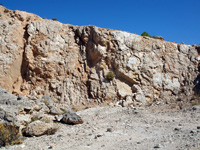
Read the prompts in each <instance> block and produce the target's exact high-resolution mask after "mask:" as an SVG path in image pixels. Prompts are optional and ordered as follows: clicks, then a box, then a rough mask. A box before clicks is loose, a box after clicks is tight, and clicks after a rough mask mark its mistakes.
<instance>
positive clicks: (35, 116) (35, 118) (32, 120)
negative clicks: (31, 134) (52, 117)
mask: <svg viewBox="0 0 200 150" xmlns="http://www.w3.org/2000/svg"><path fill="white" fill-rule="evenodd" d="M36 120H40V118H39V116H38V115H34V116H33V117H32V118H31V122H34V121H36Z"/></svg>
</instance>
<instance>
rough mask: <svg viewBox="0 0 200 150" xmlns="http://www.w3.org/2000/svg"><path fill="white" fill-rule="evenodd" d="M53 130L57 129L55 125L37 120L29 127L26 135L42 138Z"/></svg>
mask: <svg viewBox="0 0 200 150" xmlns="http://www.w3.org/2000/svg"><path fill="white" fill-rule="evenodd" d="M53 129H56V127H55V126H54V124H53V123H45V122H42V121H40V120H37V121H34V122H32V123H30V124H29V125H28V126H27V128H26V131H25V133H26V135H28V136H41V135H44V134H48V133H47V132H48V131H49V130H53Z"/></svg>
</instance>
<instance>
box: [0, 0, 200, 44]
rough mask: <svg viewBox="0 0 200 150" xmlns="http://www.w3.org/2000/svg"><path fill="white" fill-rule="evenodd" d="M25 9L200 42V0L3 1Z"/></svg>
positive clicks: (67, 19) (62, 18)
mask: <svg viewBox="0 0 200 150" xmlns="http://www.w3.org/2000/svg"><path fill="white" fill-rule="evenodd" d="M0 3H2V4H3V5H4V6H5V7H7V8H8V9H11V10H16V9H17V10H23V11H27V12H31V13H34V14H37V15H39V16H41V17H45V18H48V19H51V18H57V20H58V21H60V22H62V23H67V24H73V25H79V26H82V25H95V26H98V27H102V28H110V29H116V30H123V31H128V32H131V33H137V34H141V33H142V32H144V31H146V32H148V33H149V34H151V35H152V36H153V35H155V36H156V35H158V36H162V37H164V39H165V40H167V41H171V42H177V43H181V42H184V43H186V44H200V0H75V1H73V0H32V1H28V0H0Z"/></svg>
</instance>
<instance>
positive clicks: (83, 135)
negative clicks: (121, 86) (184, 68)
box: [2, 106, 200, 150]
mask: <svg viewBox="0 0 200 150" xmlns="http://www.w3.org/2000/svg"><path fill="white" fill-rule="evenodd" d="M78 114H79V115H80V116H81V117H82V118H83V120H84V123H83V124H80V125H75V126H70V125H64V124H59V126H60V128H59V130H58V131H57V132H56V134H55V135H50V136H41V137H32V138H27V139H26V140H25V141H24V143H23V144H21V145H17V146H9V147H6V148H2V149H14V150H21V149H23V150H47V149H52V150H122V149H123V150H154V149H158V150H199V149H200V106H194V107H191V108H187V109H183V110H179V111H172V110H168V111H154V110H152V109H151V110H130V109H127V108H119V107H115V108H111V107H101V108H90V109H87V110H83V111H80V112H78Z"/></svg>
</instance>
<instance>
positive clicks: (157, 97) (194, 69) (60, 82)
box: [0, 6, 199, 107]
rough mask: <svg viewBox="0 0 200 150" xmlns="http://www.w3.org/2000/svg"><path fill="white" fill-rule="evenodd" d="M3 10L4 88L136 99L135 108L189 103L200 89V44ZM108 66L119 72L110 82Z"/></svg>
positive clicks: (69, 100)
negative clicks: (199, 67)
mask: <svg viewBox="0 0 200 150" xmlns="http://www.w3.org/2000/svg"><path fill="white" fill-rule="evenodd" d="M0 13H1V18H0V45H1V47H0V53H1V55H0V87H2V88H6V89H8V90H9V92H12V93H15V94H17V95H30V96H34V97H36V98H42V97H43V96H44V95H46V96H48V97H51V98H52V100H53V101H55V102H61V103H66V104H68V105H78V104H81V105H85V106H87V104H88V103H92V102H98V103H102V102H105V103H109V102H111V101H126V99H127V97H129V98H128V99H129V104H130V100H132V104H130V106H132V107H134V106H136V105H139V106H141V105H151V104H152V103H154V102H155V101H161V102H162V103H170V102H173V101H175V100H176V99H177V98H178V97H181V99H182V100H183V101H187V100H189V99H190V98H191V96H193V95H194V93H193V88H194V89H197V90H195V91H196V92H198V89H199V85H198V84H199V76H198V74H199V72H198V64H199V56H198V52H199V47H198V46H191V45H185V44H177V43H171V42H167V41H164V40H162V39H153V38H149V37H142V36H139V35H136V34H132V33H128V32H123V31H116V30H111V29H102V28H98V27H95V26H82V27H79V26H73V25H68V24H62V23H60V22H57V21H53V20H47V19H42V18H40V17H38V16H36V15H34V14H30V13H26V12H21V11H11V10H8V9H6V8H4V7H2V6H1V7H0ZM109 71H113V72H114V73H115V75H116V76H115V77H114V78H113V79H112V80H111V81H110V80H108V79H107V78H106V75H107V73H108V72H109ZM194 81H195V82H194ZM194 83H195V84H194Z"/></svg>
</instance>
